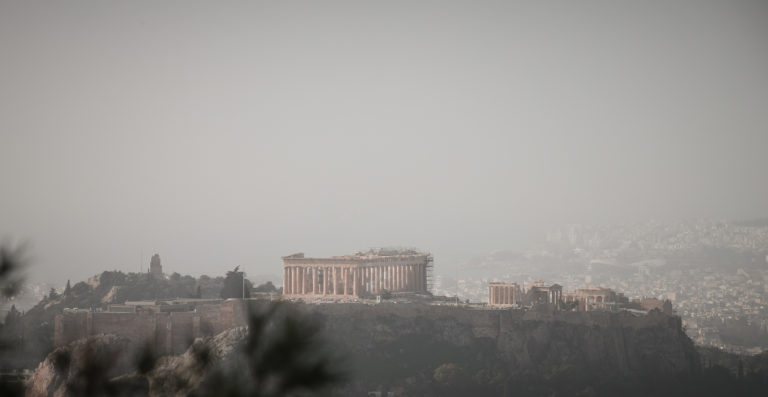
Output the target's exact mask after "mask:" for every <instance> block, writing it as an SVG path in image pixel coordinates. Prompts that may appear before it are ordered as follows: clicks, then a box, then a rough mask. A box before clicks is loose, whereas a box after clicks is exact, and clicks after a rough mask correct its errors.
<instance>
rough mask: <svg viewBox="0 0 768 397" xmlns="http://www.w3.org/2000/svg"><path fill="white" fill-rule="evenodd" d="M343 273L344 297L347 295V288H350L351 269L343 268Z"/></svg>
mask: <svg viewBox="0 0 768 397" xmlns="http://www.w3.org/2000/svg"><path fill="white" fill-rule="evenodd" d="M342 271H343V272H344V293H343V294H342V295H346V294H347V287H348V286H349V285H348V283H349V268H346V267H344V268H342Z"/></svg>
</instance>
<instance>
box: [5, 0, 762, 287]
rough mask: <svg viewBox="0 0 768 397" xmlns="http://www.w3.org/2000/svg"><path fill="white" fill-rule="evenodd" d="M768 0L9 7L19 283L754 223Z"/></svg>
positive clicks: (9, 226) (8, 135)
mask: <svg viewBox="0 0 768 397" xmlns="http://www.w3.org/2000/svg"><path fill="white" fill-rule="evenodd" d="M767 18H768V4H766V3H765V2H758V1H734V2H714V1H680V2H671V3H670V2H605V3H602V2H569V1H565V2H551V3H548V5H544V4H541V3H538V2H501V1H500V2H489V1H485V2H480V3H478V2H437V1H434V2H432V1H419V2H413V1H395V2H352V1H350V2H309V1H307V2H268V3H265V2H253V3H252V2H227V3H226V6H224V5H222V4H206V3H203V2H186V1H185V2H162V3H159V2H130V3H111V2H110V3H102V2H84V1H78V2H66V3H65V2H56V3H52V4H42V3H36V2H13V1H2V2H0V54H2V56H0V180H1V181H2V194H0V238H5V239H13V240H17V241H29V242H30V243H31V244H32V247H33V249H32V250H31V252H32V253H33V256H34V261H33V263H34V264H35V266H34V267H33V268H32V269H31V271H30V279H31V280H32V281H44V282H50V283H55V284H57V285H61V284H63V283H64V282H65V281H66V280H65V279H66V278H71V279H73V280H81V279H85V278H87V277H89V276H91V275H93V274H97V273H99V272H101V271H102V270H105V269H117V270H122V271H132V272H134V271H138V270H139V268H140V266H144V269H143V270H144V271H146V270H147V269H146V264H147V263H148V260H149V257H150V255H152V254H153V253H155V252H160V253H162V256H163V265H164V266H165V268H166V269H167V272H168V273H170V272H180V273H182V274H193V275H196V274H197V275H199V274H203V273H207V274H223V273H224V272H225V271H226V270H229V269H231V268H232V267H234V266H236V265H240V266H243V267H244V269H245V270H246V271H247V272H248V273H249V274H259V273H263V274H279V272H280V266H281V262H280V257H281V256H283V255H287V254H290V253H293V252H298V251H304V252H311V253H312V254H314V255H315V256H318V257H322V256H328V255H334V254H338V253H345V252H353V251H355V250H359V249H366V248H367V247H371V246H415V247H419V248H422V249H424V250H427V251H429V252H431V253H432V254H433V255H434V256H435V258H436V262H438V263H439V264H440V268H441V271H444V270H442V269H450V268H456V267H460V266H462V265H463V264H465V262H466V261H467V260H468V258H470V257H472V256H474V255H478V254H482V253H485V252H489V251H492V250H496V249H506V248H510V247H514V246H516V245H520V244H525V243H526V242H527V241H530V240H535V239H541V238H543V236H544V234H545V232H546V231H547V230H550V229H551V228H553V227H556V226H557V225H560V224H566V223H587V224H595V223H621V222H635V221H645V220H648V219H661V220H671V221H672V220H677V219H690V218H709V219H731V220H738V219H750V218H757V217H765V216H766V215H768V200H766V199H767V198H768V184H766V183H765V170H767V169H768V155H767V154H768V152H767V151H766V148H768V130H767V128H768V112H766V110H767V109H768V73H767V72H766V71H768V40H766V38H767V37H768V23H766V21H767Z"/></svg>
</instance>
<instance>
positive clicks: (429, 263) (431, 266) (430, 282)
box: [425, 255, 435, 293]
mask: <svg viewBox="0 0 768 397" xmlns="http://www.w3.org/2000/svg"><path fill="white" fill-rule="evenodd" d="M434 263H435V258H433V257H432V255H427V263H426V264H425V266H426V273H427V292H429V293H432V287H433V286H434V282H433V275H432V273H433V270H434Z"/></svg>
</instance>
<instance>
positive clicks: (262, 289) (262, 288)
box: [253, 281, 277, 292]
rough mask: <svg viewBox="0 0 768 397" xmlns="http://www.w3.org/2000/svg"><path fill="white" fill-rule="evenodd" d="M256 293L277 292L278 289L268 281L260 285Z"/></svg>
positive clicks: (255, 290)
mask: <svg viewBox="0 0 768 397" xmlns="http://www.w3.org/2000/svg"><path fill="white" fill-rule="evenodd" d="M253 291H254V292H277V288H275V285H274V284H272V282H271V281H267V282H266V283H264V284H261V285H259V286H258V287H256V288H254V289H253Z"/></svg>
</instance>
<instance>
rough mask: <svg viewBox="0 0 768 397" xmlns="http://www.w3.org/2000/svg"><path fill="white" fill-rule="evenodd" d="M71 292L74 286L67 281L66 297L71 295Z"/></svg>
mask: <svg viewBox="0 0 768 397" xmlns="http://www.w3.org/2000/svg"><path fill="white" fill-rule="evenodd" d="M70 292H72V286H71V285H69V280H67V286H66V287H64V295H65V296H66V295H69V293H70Z"/></svg>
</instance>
